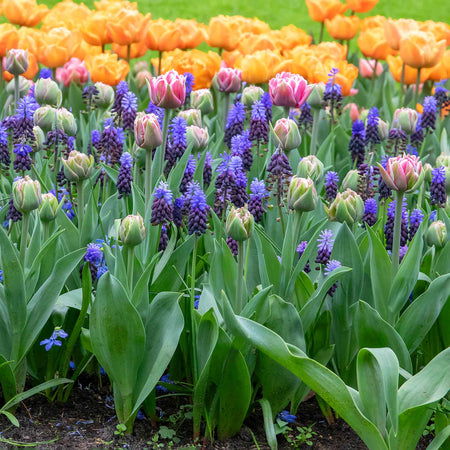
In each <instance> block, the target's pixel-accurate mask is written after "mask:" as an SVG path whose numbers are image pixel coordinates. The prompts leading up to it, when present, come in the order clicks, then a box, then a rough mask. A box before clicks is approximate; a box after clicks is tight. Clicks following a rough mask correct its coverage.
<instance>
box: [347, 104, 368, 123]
mask: <svg viewBox="0 0 450 450" xmlns="http://www.w3.org/2000/svg"><path fill="white" fill-rule="evenodd" d="M346 109H349V110H350V118H351V119H352V121H353V122H354V121H355V120H358V119H359V114H360V112H359V109H358V105H357V104H356V103H349V104H347V105H345V106H344V111H345V110H346ZM362 111H364V108H361V112H362Z"/></svg>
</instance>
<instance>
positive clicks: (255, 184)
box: [248, 178, 269, 223]
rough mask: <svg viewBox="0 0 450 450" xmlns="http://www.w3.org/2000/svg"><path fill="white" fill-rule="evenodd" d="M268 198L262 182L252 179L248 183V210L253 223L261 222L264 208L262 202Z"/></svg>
mask: <svg viewBox="0 0 450 450" xmlns="http://www.w3.org/2000/svg"><path fill="white" fill-rule="evenodd" d="M268 196H269V192H268V191H267V189H266V185H265V183H264V180H261V181H259V180H258V179H257V178H254V179H253V181H252V182H251V183H250V200H249V202H248V210H249V211H250V212H251V213H252V215H253V217H254V218H255V222H257V223H258V222H261V220H262V217H263V215H264V213H265V212H266V208H265V205H264V201H265V200H266V199H267V197H268Z"/></svg>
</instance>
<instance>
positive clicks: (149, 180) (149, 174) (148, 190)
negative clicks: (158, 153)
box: [145, 150, 152, 211]
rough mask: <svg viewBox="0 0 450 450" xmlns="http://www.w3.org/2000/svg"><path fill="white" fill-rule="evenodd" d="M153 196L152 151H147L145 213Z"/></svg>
mask: <svg viewBox="0 0 450 450" xmlns="http://www.w3.org/2000/svg"><path fill="white" fill-rule="evenodd" d="M151 194H152V151H151V150H145V211H147V209H148V208H149V207H150V196H151Z"/></svg>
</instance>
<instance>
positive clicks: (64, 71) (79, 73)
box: [56, 58, 89, 87]
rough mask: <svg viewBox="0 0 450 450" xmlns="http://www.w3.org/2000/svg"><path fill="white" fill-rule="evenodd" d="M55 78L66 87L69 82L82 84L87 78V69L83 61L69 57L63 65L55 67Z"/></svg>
mask: <svg viewBox="0 0 450 450" xmlns="http://www.w3.org/2000/svg"><path fill="white" fill-rule="evenodd" d="M56 79H57V80H58V81H59V82H60V83H61V82H62V83H63V84H64V86H66V87H69V85H70V83H75V84H84V83H86V82H87V81H88V79H89V71H88V70H87V68H86V64H85V63H84V61H81V59H78V58H71V59H70V60H69V61H68V62H66V64H64V66H63V67H59V68H58V69H56Z"/></svg>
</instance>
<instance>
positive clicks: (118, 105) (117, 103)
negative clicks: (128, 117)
mask: <svg viewBox="0 0 450 450" xmlns="http://www.w3.org/2000/svg"><path fill="white" fill-rule="evenodd" d="M128 91H129V87H128V83H127V82H126V81H121V82H120V83H119V84H118V85H117V88H116V96H115V98H114V103H113V106H112V108H111V112H112V113H113V114H115V115H116V117H119V118H121V117H122V99H123V98H124V97H125V94H126V93H127V92H128Z"/></svg>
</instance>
